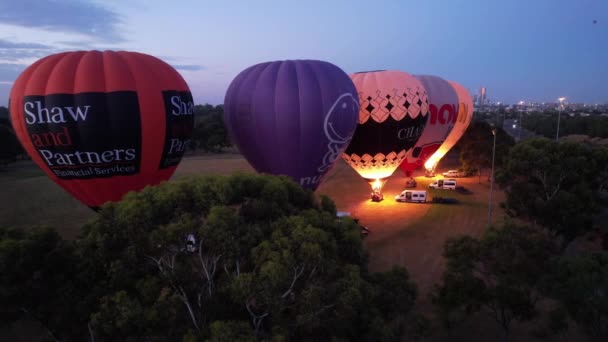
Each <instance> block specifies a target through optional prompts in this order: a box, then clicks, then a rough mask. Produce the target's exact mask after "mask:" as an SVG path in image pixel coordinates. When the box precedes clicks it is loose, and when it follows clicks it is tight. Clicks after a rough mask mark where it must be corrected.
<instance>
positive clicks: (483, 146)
mask: <svg viewBox="0 0 608 342" xmlns="http://www.w3.org/2000/svg"><path fill="white" fill-rule="evenodd" d="M493 144H494V136H493V135H492V126H491V125H490V124H489V123H487V122H485V121H473V122H471V124H470V126H469V127H468V128H467V130H466V131H465V133H464V135H463V136H462V138H460V140H459V141H458V143H457V144H456V146H455V148H457V149H459V150H460V162H461V163H462V165H463V168H464V170H465V171H466V172H467V173H469V174H472V173H476V172H480V170H481V169H482V168H490V167H491V165H492V148H493ZM514 144H515V141H514V140H513V138H512V137H511V136H510V135H508V134H507V133H506V132H505V131H504V130H503V129H502V128H500V127H496V151H495V167H497V168H498V167H500V166H501V165H502V163H503V161H504V159H505V158H504V157H505V156H506V155H507V154H508V152H509V149H510V148H511V146H513V145H514Z"/></svg>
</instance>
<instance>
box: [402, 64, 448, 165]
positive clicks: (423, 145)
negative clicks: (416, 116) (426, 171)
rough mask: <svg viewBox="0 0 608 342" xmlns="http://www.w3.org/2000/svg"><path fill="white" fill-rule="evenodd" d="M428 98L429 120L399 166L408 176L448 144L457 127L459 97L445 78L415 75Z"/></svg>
mask: <svg viewBox="0 0 608 342" xmlns="http://www.w3.org/2000/svg"><path fill="white" fill-rule="evenodd" d="M415 77H416V79H418V80H419V81H420V83H422V85H423V86H424V89H426V91H427V94H428V97H429V112H430V114H429V118H428V123H427V125H426V127H425V128H424V131H423V132H422V135H421V136H420V139H418V142H417V143H416V146H415V147H414V148H413V149H412V150H411V151H410V153H408V154H407V156H406V157H405V160H404V161H403V162H402V163H401V165H400V166H399V167H400V168H401V170H402V171H403V172H404V173H405V174H406V175H408V176H411V174H412V172H413V171H414V170H416V169H417V168H420V167H422V165H423V164H424V163H425V162H426V161H427V159H428V158H430V157H431V155H432V154H433V153H435V151H437V149H438V148H439V146H441V144H442V143H443V142H444V141H445V139H446V138H447V136H448V135H449V134H450V131H451V130H452V128H453V127H454V125H455V124H456V118H457V113H458V96H457V95H456V91H454V89H453V88H452V86H451V85H450V84H449V83H448V82H447V81H446V80H444V79H442V78H440V77H437V76H431V75H416V76H415Z"/></svg>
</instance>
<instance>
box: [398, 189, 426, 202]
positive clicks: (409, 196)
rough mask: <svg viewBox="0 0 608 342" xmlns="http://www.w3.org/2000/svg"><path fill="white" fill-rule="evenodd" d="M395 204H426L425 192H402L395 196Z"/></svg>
mask: <svg viewBox="0 0 608 342" xmlns="http://www.w3.org/2000/svg"><path fill="white" fill-rule="evenodd" d="M395 201H397V202H417V203H424V202H426V191H425V190H403V191H402V192H401V193H400V194H399V195H397V196H395Z"/></svg>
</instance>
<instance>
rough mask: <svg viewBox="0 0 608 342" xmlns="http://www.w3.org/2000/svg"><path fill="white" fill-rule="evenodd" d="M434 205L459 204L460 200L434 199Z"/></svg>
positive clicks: (449, 198) (448, 198)
mask: <svg viewBox="0 0 608 342" xmlns="http://www.w3.org/2000/svg"><path fill="white" fill-rule="evenodd" d="M431 202H432V203H440V204H458V203H459V202H458V200H457V199H455V198H452V197H433V199H432V200H431Z"/></svg>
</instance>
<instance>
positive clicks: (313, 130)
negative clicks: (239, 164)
mask: <svg viewBox="0 0 608 342" xmlns="http://www.w3.org/2000/svg"><path fill="white" fill-rule="evenodd" d="M355 94H356V89H355V86H354V85H353V82H352V81H351V80H350V78H349V77H348V75H347V74H346V73H344V71H342V70H341V69H340V68H338V67H337V66H335V65H333V64H331V63H327V62H323V61H315V60H294V61H275V62H266V63H261V64H256V65H254V66H251V67H249V68H247V69H245V70H243V71H242V72H241V73H239V74H238V75H237V76H236V78H235V79H234V80H233V81H232V83H231V84H230V86H229V87H228V90H227V91H226V97H225V101H224V113H225V122H226V126H227V129H228V133H229V135H230V137H231V139H232V141H233V142H234V143H235V144H236V145H237V147H238V148H239V151H241V153H242V154H243V155H244V156H245V158H246V159H247V161H248V162H249V163H250V164H251V166H253V168H254V169H256V171H258V172H260V173H270V174H275V175H287V176H289V177H291V178H292V179H294V180H295V181H296V182H297V183H299V184H300V185H301V186H302V187H304V188H307V189H311V190H315V189H316V188H317V187H318V186H319V185H320V183H321V181H322V179H323V176H324V175H325V174H327V172H328V171H329V170H330V169H331V168H332V166H333V165H334V164H335V161H336V159H337V158H338V157H339V156H340V154H341V153H342V152H343V151H344V149H345V148H346V145H348V143H349V142H350V140H351V137H352V135H353V132H354V130H355V127H356V126H357V113H358V111H359V102H358V101H357V100H356V97H355Z"/></svg>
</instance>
